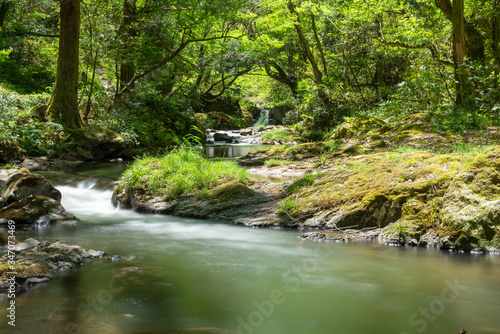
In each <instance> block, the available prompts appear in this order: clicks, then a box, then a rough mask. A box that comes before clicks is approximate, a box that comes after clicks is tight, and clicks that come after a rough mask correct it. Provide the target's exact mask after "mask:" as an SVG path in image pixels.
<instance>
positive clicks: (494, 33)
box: [491, 0, 500, 89]
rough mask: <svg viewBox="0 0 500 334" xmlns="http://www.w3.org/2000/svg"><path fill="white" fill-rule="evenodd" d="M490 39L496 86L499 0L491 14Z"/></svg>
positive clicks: (499, 69)
mask: <svg viewBox="0 0 500 334" xmlns="http://www.w3.org/2000/svg"><path fill="white" fill-rule="evenodd" d="M491 40H492V45H491V46H492V49H493V57H494V58H495V65H494V66H495V73H494V78H493V88H495V89H496V88H498V79H499V78H498V76H499V75H500V0H495V3H494V5H493V12H492V14H491Z"/></svg>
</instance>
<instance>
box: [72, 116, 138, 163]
mask: <svg viewBox="0 0 500 334" xmlns="http://www.w3.org/2000/svg"><path fill="white" fill-rule="evenodd" d="M70 140H72V141H73V142H74V145H75V148H74V149H73V150H72V152H70V154H69V155H70V156H73V157H74V158H76V159H78V160H83V161H104V160H109V159H114V158H124V159H128V158H131V157H132V156H133V143H132V141H130V140H129V139H126V138H125V137H122V136H120V135H119V134H117V133H116V132H113V131H111V130H110V129H108V128H105V127H103V126H99V125H92V126H86V127H83V128H81V129H78V130H76V131H75V132H73V134H72V135H71V139H70Z"/></svg>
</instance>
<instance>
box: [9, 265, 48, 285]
mask: <svg viewBox="0 0 500 334" xmlns="http://www.w3.org/2000/svg"><path fill="white" fill-rule="evenodd" d="M8 272H15V273H16V278H30V277H50V276H52V273H51V271H50V270H49V268H47V267H45V266H43V265H41V264H38V263H29V262H25V263H17V264H16V265H15V266H14V268H13V270H10V269H9V267H8V266H7V265H5V264H2V265H1V266H0V281H4V280H6V279H7V278H8V276H9V275H8V274H7V273H8Z"/></svg>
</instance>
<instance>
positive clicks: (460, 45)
mask: <svg viewBox="0 0 500 334" xmlns="http://www.w3.org/2000/svg"><path fill="white" fill-rule="evenodd" d="M464 28H465V27H464V0H453V66H454V69H455V89H456V100H455V103H456V104H457V105H463V104H464V102H465V98H466V92H467V75H466V69H465V68H464V58H465V52H466V51H465V50H466V46H465V29H464Z"/></svg>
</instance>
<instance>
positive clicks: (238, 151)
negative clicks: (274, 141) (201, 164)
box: [205, 145, 269, 158]
mask: <svg viewBox="0 0 500 334" xmlns="http://www.w3.org/2000/svg"><path fill="white" fill-rule="evenodd" d="M268 147H269V145H221V146H214V145H206V146H205V152H206V153H205V154H206V156H207V158H237V157H241V156H244V155H247V154H248V152H250V151H254V150H260V149H264V148H268Z"/></svg>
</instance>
